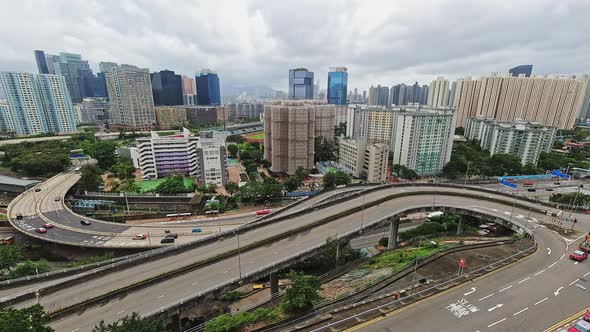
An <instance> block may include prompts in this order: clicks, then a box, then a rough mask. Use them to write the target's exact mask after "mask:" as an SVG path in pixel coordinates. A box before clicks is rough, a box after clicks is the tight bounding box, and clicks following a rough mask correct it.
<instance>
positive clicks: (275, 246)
mask: <svg viewBox="0 0 590 332" xmlns="http://www.w3.org/2000/svg"><path fill="white" fill-rule="evenodd" d="M425 189H426V190H431V189H432V187H412V188H403V189H400V188H393V189H391V188H390V189H383V190H380V191H377V192H373V193H370V194H367V195H366V198H365V200H366V201H370V200H374V199H376V198H379V197H382V196H383V195H387V194H390V193H394V192H403V191H405V192H409V191H412V190H425ZM439 190H441V189H440V188H439ZM445 191H459V192H465V190H459V189H447V188H445V189H444V190H441V191H440V192H439V193H438V194H437V195H436V204H437V205H445V206H455V207H463V208H466V207H467V208H473V209H481V210H486V211H487V213H489V214H492V215H506V213H509V212H508V211H510V210H511V208H512V200H510V199H506V198H503V197H500V196H496V195H493V194H492V195H487V194H485V195H484V196H483V197H482V198H481V199H474V198H465V197H457V196H447V195H444V194H443V192H445ZM470 192H473V191H470ZM487 197H490V198H491V197H495V198H500V199H505V200H506V202H505V204H498V203H493V202H490V201H489V200H487V199H486V198H487ZM432 202H433V195H430V194H426V195H419V196H406V197H401V198H397V199H394V200H390V201H388V202H385V203H381V204H380V205H378V206H375V207H372V208H366V209H365V211H364V212H357V213H351V214H350V215H347V216H346V217H342V218H339V219H337V220H335V221H333V222H330V223H328V224H325V225H322V226H318V227H316V228H314V229H313V231H307V232H303V233H299V234H298V235H296V236H292V237H290V238H286V239H283V240H280V241H276V242H274V243H272V244H270V245H266V246H264V247H259V248H256V249H253V250H251V251H248V252H243V253H242V255H241V262H242V265H241V272H242V275H245V274H247V273H248V272H251V271H255V270H257V269H259V268H262V267H265V266H267V265H269V264H272V263H276V262H280V261H283V260H286V259H287V258H288V257H289V256H290V255H293V254H295V253H297V252H298V251H299V250H305V249H306V248H310V247H313V246H316V245H321V244H322V243H324V242H325V240H326V238H328V237H330V236H338V234H343V233H346V232H348V231H351V230H353V229H355V228H360V226H361V222H362V223H364V224H365V225H366V224H368V223H370V222H371V221H374V220H377V219H379V218H382V217H385V216H388V215H391V214H392V213H395V212H401V211H403V210H405V209H407V208H409V207H415V206H431V205H432ZM362 204H363V199H362V198H359V197H357V198H354V199H351V200H349V201H347V202H345V203H341V204H335V205H333V206H330V207H327V208H325V209H321V210H319V211H316V212H314V213H312V214H311V215H305V216H301V217H298V218H292V219H290V220H288V221H285V222H277V223H274V224H269V225H268V226H266V227H263V228H259V229H257V230H253V231H251V232H248V233H246V234H244V235H242V236H240V243H242V245H244V244H246V243H251V242H252V241H257V240H259V239H261V238H264V237H268V236H270V235H272V234H273V233H275V232H276V231H279V232H283V231H285V230H286V228H289V227H294V226H301V225H303V224H305V223H308V222H311V221H313V220H315V219H316V218H322V217H325V216H328V215H330V214H332V213H336V212H339V211H342V210H343V209H345V208H351V207H353V206H360V205H362ZM514 213H515V214H514V215H515V218H514V222H516V223H520V224H522V225H524V223H525V220H524V218H525V217H524V216H526V215H527V213H528V209H519V208H516V209H515V211H514ZM516 216H520V217H516ZM531 217H532V218H535V219H536V220H542V219H543V218H546V217H547V216H545V215H543V214H537V213H534V212H533V213H532V214H531ZM529 225H530V226H531V227H534V226H535V225H536V223H535V222H530V223H529ZM535 231H536V233H537V234H538V235H539V236H540V237H541V238H542V239H541V240H540V242H541V243H542V245H544V243H553V244H555V246H554V247H555V248H554V250H555V251H554V253H553V255H554V256H555V255H556V253H558V252H563V251H564V249H563V248H561V249H560V248H559V247H558V246H557V243H559V241H563V240H560V237H555V238H556V239H554V240H550V239H551V238H552V237H554V234H553V233H552V232H550V231H548V230H547V229H544V228H542V227H539V228H536V230H535ZM545 238H547V240H544V239H545ZM556 240H557V242H550V241H556ZM543 241H544V242H543ZM236 245H237V242H236V239H235V238H229V239H224V240H222V241H218V242H215V243H211V244H209V245H207V246H206V247H203V248H201V249H200V250H193V251H191V252H189V253H190V254H189V253H185V254H184V255H182V254H181V255H178V256H174V257H169V258H166V259H161V260H158V261H154V262H149V263H146V264H142V265H139V266H137V267H135V268H133V269H130V270H128V271H122V272H118V273H113V274H110V275H108V276H106V277H104V278H101V279H100V280H96V281H92V282H89V283H88V284H84V285H78V286H76V287H72V288H70V289H66V290H64V291H60V292H57V293H54V294H50V295H48V296H47V297H45V298H42V299H41V300H40V303H41V304H43V305H44V306H45V307H46V308H48V309H49V310H54V309H56V308H58V307H60V306H63V305H66V304H71V303H73V302H76V301H79V300H82V299H85V298H88V297H91V296H95V295H98V294H102V293H103V292H106V291H108V290H110V289H113V288H118V287H120V286H123V285H126V284H129V283H132V282H133V281H134V280H135V279H136V278H138V277H139V278H146V277H149V275H150V274H152V273H156V272H160V271H162V270H165V269H175V268H178V267H180V266H182V265H183V264H187V263H189V262H190V261H196V260H199V259H202V258H205V257H210V256H215V255H218V254H219V253H220V252H223V251H224V250H228V249H230V248H232V247H233V248H235V246H236ZM554 256H551V258H553V257H554ZM535 257H537V256H535ZM539 257H541V258H539V260H540V261H541V262H546V261H547V257H543V256H539ZM531 261H532V260H531ZM516 268H517V269H519V270H520V269H522V268H521V267H520V265H517V266H516ZM510 271H512V270H510ZM238 274H239V267H238V259H237V257H231V258H227V259H224V260H222V261H220V262H217V263H214V264H211V265H208V266H204V267H202V268H199V269H197V270H195V271H192V272H189V273H186V274H184V275H181V276H178V277H176V278H172V279H169V280H166V281H163V282H161V283H158V284H156V285H154V286H151V287H148V288H145V289H142V290H138V291H136V292H134V293H130V294H127V295H126V296H124V297H122V298H119V299H116V300H113V301H111V302H110V303H109V305H104V306H100V307H94V308H89V309H87V310H86V311H84V312H83V313H81V314H79V315H76V316H72V317H66V318H64V319H62V320H60V321H56V322H54V323H52V324H51V325H52V327H53V328H55V329H56V330H58V331H73V330H76V329H79V331H86V330H90V329H91V328H92V327H93V326H94V325H95V324H96V323H97V322H98V321H100V320H101V319H105V320H106V321H112V320H116V319H118V318H120V317H123V316H125V315H127V314H129V313H131V312H138V313H140V314H142V315H149V314H150V313H153V312H156V311H158V310H160V309H161V308H162V307H164V306H166V305H168V304H171V303H174V302H175V301H178V300H181V299H183V298H187V297H190V296H191V295H192V294H196V293H199V292H201V291H204V290H206V289H209V288H211V287H214V286H216V285H218V284H220V283H224V282H225V281H227V280H231V279H234V278H236V277H238ZM512 274H513V273H512V272H510V274H509V275H505V274H497V276H502V277H503V278H505V279H509V280H512V276H511V275H512ZM547 275H551V276H554V274H553V273H547ZM557 277H560V278H561V275H559V276H557ZM429 307H430V306H429Z"/></svg>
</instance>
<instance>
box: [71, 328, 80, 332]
mask: <svg viewBox="0 0 590 332" xmlns="http://www.w3.org/2000/svg"><path fill="white" fill-rule="evenodd" d="M78 331H80V329H75V330H72V332H78Z"/></svg>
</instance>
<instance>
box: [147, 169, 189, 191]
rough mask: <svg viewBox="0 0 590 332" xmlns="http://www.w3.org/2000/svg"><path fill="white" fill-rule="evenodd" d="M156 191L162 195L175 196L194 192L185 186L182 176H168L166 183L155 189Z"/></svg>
mask: <svg viewBox="0 0 590 332" xmlns="http://www.w3.org/2000/svg"><path fill="white" fill-rule="evenodd" d="M154 191H155V192H157V193H160V194H170V195H174V194H179V193H186V192H192V191H194V190H191V189H189V188H186V187H185V186H184V178H183V177H182V175H180V174H172V175H170V176H168V177H167V178H166V179H165V180H164V182H162V183H160V184H159V185H158V186H157V187H156V189H154Z"/></svg>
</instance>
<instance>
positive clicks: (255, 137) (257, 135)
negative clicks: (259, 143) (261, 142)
mask: <svg viewBox="0 0 590 332" xmlns="http://www.w3.org/2000/svg"><path fill="white" fill-rule="evenodd" d="M248 138H249V139H264V133H258V134H253V135H248Z"/></svg>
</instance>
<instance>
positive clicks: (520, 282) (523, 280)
mask: <svg viewBox="0 0 590 332" xmlns="http://www.w3.org/2000/svg"><path fill="white" fill-rule="evenodd" d="M529 279H531V277H527V278H524V279H522V280H521V281H519V282H518V283H519V284H522V283H523V282H525V281H527V280H529Z"/></svg>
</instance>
